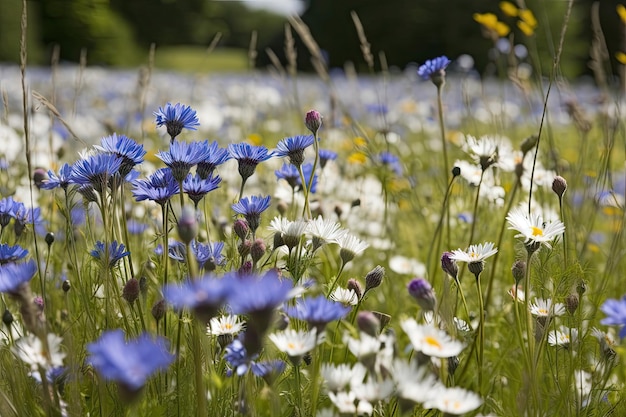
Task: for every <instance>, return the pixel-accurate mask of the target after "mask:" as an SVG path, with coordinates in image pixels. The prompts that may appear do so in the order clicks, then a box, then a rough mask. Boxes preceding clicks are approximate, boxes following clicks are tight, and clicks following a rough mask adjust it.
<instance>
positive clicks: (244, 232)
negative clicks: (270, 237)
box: [233, 219, 250, 241]
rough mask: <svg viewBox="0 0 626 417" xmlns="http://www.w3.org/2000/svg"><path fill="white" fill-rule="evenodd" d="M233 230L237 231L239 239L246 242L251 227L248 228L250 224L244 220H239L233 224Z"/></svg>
mask: <svg viewBox="0 0 626 417" xmlns="http://www.w3.org/2000/svg"><path fill="white" fill-rule="evenodd" d="M233 230H234V231H235V234H236V235H237V236H239V239H241V240H242V241H243V240H246V237H247V236H248V232H249V231H250V227H248V222H246V221H245V220H244V219H237V220H235V223H234V224H233Z"/></svg>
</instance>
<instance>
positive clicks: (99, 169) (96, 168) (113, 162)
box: [70, 153, 122, 194]
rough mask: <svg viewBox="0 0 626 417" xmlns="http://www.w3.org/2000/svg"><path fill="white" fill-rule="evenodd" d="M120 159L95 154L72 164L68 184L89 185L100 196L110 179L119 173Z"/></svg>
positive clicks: (114, 156) (106, 154)
mask: <svg viewBox="0 0 626 417" xmlns="http://www.w3.org/2000/svg"><path fill="white" fill-rule="evenodd" d="M121 165H122V158H120V157H119V156H117V155H115V154H111V153H96V154H93V155H89V156H87V157H85V158H82V159H79V160H78V161H76V162H74V165H73V166H72V174H71V176H70V182H72V183H74V184H78V185H81V186H84V185H91V186H92V187H93V189H94V190H96V191H97V192H98V193H100V194H102V192H103V191H104V190H105V188H106V187H107V186H108V185H109V182H110V180H111V178H113V177H114V176H115V175H116V174H118V173H119V170H120V167H121Z"/></svg>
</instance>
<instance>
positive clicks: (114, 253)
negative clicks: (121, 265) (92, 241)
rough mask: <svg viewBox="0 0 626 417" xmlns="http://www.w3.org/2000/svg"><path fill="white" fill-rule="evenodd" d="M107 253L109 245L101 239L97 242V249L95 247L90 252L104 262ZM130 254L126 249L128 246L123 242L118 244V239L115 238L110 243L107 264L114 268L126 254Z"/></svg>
mask: <svg viewBox="0 0 626 417" xmlns="http://www.w3.org/2000/svg"><path fill="white" fill-rule="evenodd" d="M106 253H107V247H106V246H105V244H104V243H103V242H101V241H97V242H96V246H95V249H93V250H92V251H91V252H89V254H90V255H91V256H93V257H94V258H95V259H97V260H99V261H101V262H104V258H105V256H107V255H106ZM128 255H130V252H128V251H127V250H126V247H125V246H124V244H123V243H120V244H118V243H117V240H114V241H113V242H111V243H110V244H109V247H108V257H109V258H108V262H107V263H106V264H105V265H107V266H108V267H109V268H113V267H114V266H115V265H116V264H117V263H118V262H119V261H120V259H122V258H123V257H125V256H128Z"/></svg>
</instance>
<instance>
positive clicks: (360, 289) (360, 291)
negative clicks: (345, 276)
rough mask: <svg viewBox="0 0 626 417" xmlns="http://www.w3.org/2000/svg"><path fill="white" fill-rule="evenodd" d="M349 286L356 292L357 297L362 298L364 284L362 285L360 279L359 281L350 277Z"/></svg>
mask: <svg viewBox="0 0 626 417" xmlns="http://www.w3.org/2000/svg"><path fill="white" fill-rule="evenodd" d="M347 288H348V289H349V290H352V291H354V293H355V294H356V298H357V299H359V300H360V299H361V297H363V286H362V285H361V283H360V282H359V281H357V280H356V279H354V278H350V279H349V280H348V285H347Z"/></svg>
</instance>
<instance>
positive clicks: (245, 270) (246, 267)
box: [237, 261, 252, 275]
mask: <svg viewBox="0 0 626 417" xmlns="http://www.w3.org/2000/svg"><path fill="white" fill-rule="evenodd" d="M237 272H238V273H239V274H241V275H248V274H250V273H251V272H252V262H250V261H246V262H244V263H243V265H241V267H240V268H239V269H238V270H237Z"/></svg>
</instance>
